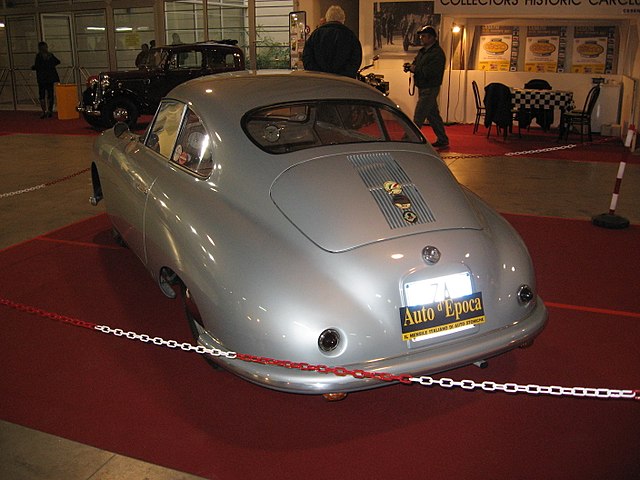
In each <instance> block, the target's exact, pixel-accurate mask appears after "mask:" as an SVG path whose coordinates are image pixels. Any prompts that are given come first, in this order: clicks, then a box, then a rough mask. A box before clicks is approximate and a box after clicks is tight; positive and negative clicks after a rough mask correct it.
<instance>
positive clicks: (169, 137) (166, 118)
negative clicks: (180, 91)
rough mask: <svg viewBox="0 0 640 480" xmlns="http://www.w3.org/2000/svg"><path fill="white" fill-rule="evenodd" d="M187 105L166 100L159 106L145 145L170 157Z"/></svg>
mask: <svg viewBox="0 0 640 480" xmlns="http://www.w3.org/2000/svg"><path fill="white" fill-rule="evenodd" d="M184 109H185V105H184V104H183V103H180V102H176V101H172V100H165V101H164V102H162V103H161V104H160V106H159V107H158V111H157V112H156V116H155V118H154V120H153V123H152V125H151V128H150V130H149V134H148V135H147V138H146V139H145V145H146V146H147V147H149V148H151V149H152V150H154V151H156V152H158V153H159V154H160V155H162V156H163V157H165V158H167V159H169V158H171V154H172V153H173V147H174V145H175V143H176V138H177V137H178V132H179V130H180V123H181V121H182V116H183V113H184Z"/></svg>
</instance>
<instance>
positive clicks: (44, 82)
mask: <svg viewBox="0 0 640 480" xmlns="http://www.w3.org/2000/svg"><path fill="white" fill-rule="evenodd" d="M59 64H60V60H58V59H57V58H56V56H55V55H54V54H53V53H51V52H49V46H48V45H47V43H46V42H40V43H38V53H37V54H36V60H35V62H34V64H33V66H32V67H31V70H35V71H36V79H37V81H38V94H39V97H40V107H41V108H42V116H41V117H40V118H47V117H51V116H52V115H53V84H54V83H56V82H59V81H60V77H59V76H58V71H57V70H56V65H59Z"/></svg>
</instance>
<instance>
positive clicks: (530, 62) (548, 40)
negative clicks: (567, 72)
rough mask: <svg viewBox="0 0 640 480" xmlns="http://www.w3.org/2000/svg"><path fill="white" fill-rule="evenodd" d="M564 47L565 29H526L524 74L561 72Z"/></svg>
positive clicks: (565, 40)
mask: <svg viewBox="0 0 640 480" xmlns="http://www.w3.org/2000/svg"><path fill="white" fill-rule="evenodd" d="M566 46H567V28H566V27H547V26H534V27H527V42H526V48H525V60H524V70H525V72H537V73H547V72H563V71H564V61H565V57H566Z"/></svg>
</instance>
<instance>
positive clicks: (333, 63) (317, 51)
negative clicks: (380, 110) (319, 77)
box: [302, 5, 362, 78]
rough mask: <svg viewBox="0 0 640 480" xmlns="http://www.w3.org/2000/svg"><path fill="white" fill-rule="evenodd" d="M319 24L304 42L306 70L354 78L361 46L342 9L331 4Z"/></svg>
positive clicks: (303, 52) (359, 62) (360, 60)
mask: <svg viewBox="0 0 640 480" xmlns="http://www.w3.org/2000/svg"><path fill="white" fill-rule="evenodd" d="M324 18H325V20H326V21H325V23H324V24H322V25H320V26H319V27H318V28H317V29H315V30H314V32H313V33H312V34H311V35H310V36H309V38H308V39H307V41H306V43H305V45H304V50H303V51H302V63H303V65H304V69H305V70H313V71H316V72H326V73H335V74H337V75H344V76H346V77H352V78H355V77H356V74H357V73H358V69H359V68H360V64H361V63H362V45H361V44H360V40H358V37H356V35H355V33H353V32H352V31H351V30H350V29H349V28H348V27H347V26H345V25H344V21H345V13H344V10H343V9H342V8H340V7H339V6H337V5H332V6H331V7H329V8H328V9H327V13H326V14H325V16H324Z"/></svg>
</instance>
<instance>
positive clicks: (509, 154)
mask: <svg viewBox="0 0 640 480" xmlns="http://www.w3.org/2000/svg"><path fill="white" fill-rule="evenodd" d="M615 139H616V137H605V138H601V139H599V140H593V141H591V142H585V143H582V144H580V145H578V144H575V143H569V144H567V145H558V146H556V147H547V148H538V149H535V150H523V151H521V152H506V153H503V154H501V155H498V156H505V157H517V156H520V155H534V154H536V153H546V152H555V151H557V150H569V149H572V148H577V147H586V146H588V145H597V144H600V143H608V142H611V141H613V140H615ZM440 156H441V157H442V158H443V159H447V160H454V159H461V158H484V157H495V156H496V155H486V154H481V153H470V154H461V155H447V154H446V153H445V154H441V155H440Z"/></svg>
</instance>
